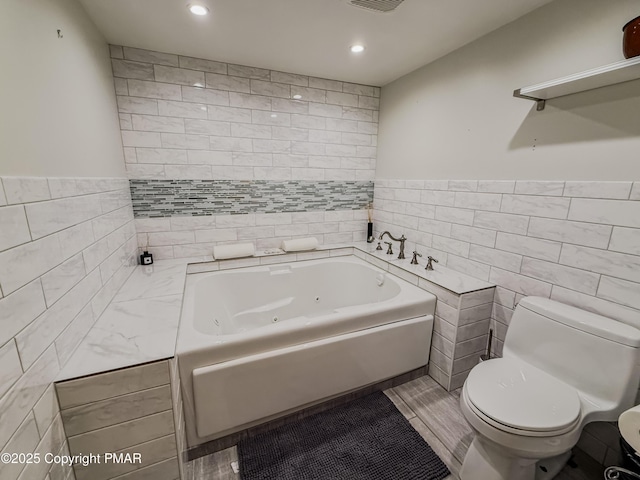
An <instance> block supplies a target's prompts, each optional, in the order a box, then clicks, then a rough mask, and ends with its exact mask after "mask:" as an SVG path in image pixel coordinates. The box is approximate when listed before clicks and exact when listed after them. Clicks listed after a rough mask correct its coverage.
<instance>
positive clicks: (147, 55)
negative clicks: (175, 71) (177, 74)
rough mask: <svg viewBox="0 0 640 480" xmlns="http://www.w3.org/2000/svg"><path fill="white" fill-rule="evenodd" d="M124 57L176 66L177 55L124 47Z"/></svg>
mask: <svg viewBox="0 0 640 480" xmlns="http://www.w3.org/2000/svg"><path fill="white" fill-rule="evenodd" d="M123 52H124V58H126V59H127V60H134V61H138V62H146V63H156V64H159V65H168V66H170V67H177V66H178V56H177V55H172V54H170V53H161V52H154V51H151V50H141V49H139V48H130V47H124V48H123Z"/></svg>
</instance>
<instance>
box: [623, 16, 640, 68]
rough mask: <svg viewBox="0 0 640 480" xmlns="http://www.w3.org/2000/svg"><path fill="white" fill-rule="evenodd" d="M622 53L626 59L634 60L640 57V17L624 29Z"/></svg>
mask: <svg viewBox="0 0 640 480" xmlns="http://www.w3.org/2000/svg"><path fill="white" fill-rule="evenodd" d="M622 31H623V32H624V36H623V37H622V51H623V53H624V58H632V57H637V56H639V55H640V16H638V17H636V18H634V19H633V20H631V21H630V22H628V23H627V24H626V25H625V26H624V27H622Z"/></svg>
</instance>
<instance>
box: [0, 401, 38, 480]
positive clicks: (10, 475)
mask: <svg viewBox="0 0 640 480" xmlns="http://www.w3.org/2000/svg"><path fill="white" fill-rule="evenodd" d="M39 441H40V435H39V434H38V429H37V428H36V422H35V420H34V417H33V414H32V413H31V412H29V414H28V415H27V417H26V419H25V420H24V421H23V422H22V424H21V425H20V426H19V427H18V428H17V430H16V432H15V433H14V434H13V436H12V437H11V439H10V440H9V442H8V443H7V444H6V445H5V446H4V448H3V449H2V451H3V453H4V452H25V453H26V452H29V453H31V452H33V451H34V450H35V449H36V447H37V445H38V442H39ZM23 468H24V464H21V463H1V464H0V478H3V479H4V478H6V479H16V478H18V476H19V475H20V472H21V471H22V470H23Z"/></svg>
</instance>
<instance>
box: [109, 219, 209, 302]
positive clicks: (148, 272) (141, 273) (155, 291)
mask: <svg viewBox="0 0 640 480" xmlns="http://www.w3.org/2000/svg"><path fill="white" fill-rule="evenodd" d="M205 231H206V230H205ZM189 233H191V234H192V235H193V232H189ZM185 268H186V265H153V266H152V267H151V268H148V267H141V266H138V267H136V268H135V271H134V272H133V273H132V274H131V276H130V277H129V279H128V280H127V282H126V283H125V284H124V286H123V287H122V288H121V289H120V291H119V292H118V294H117V295H116V296H115V297H114V299H113V301H114V302H125V301H129V300H137V299H143V298H156V297H164V296H167V295H178V294H182V291H183V289H184V274H185Z"/></svg>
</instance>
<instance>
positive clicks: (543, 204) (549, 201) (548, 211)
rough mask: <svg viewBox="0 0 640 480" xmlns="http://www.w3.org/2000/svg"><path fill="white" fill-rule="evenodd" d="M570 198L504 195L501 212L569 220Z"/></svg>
mask: <svg viewBox="0 0 640 480" xmlns="http://www.w3.org/2000/svg"><path fill="white" fill-rule="evenodd" d="M569 203H570V200H569V199H568V198H558V197H544V196H542V197H541V196H536V195H503V196H502V207H501V209H500V211H502V212H506V213H514V214H519V215H533V216H538V217H548V218H560V219H565V218H567V213H568V212H569Z"/></svg>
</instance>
